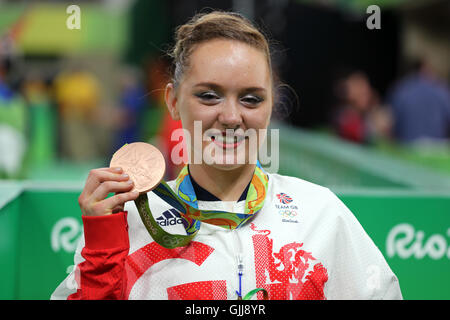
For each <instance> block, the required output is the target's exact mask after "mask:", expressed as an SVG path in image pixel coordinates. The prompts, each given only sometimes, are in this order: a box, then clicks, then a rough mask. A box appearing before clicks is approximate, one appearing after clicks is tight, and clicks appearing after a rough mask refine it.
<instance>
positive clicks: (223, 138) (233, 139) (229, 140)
mask: <svg viewBox="0 0 450 320" xmlns="http://www.w3.org/2000/svg"><path fill="white" fill-rule="evenodd" d="M212 138H213V140H217V141H218V142H221V143H225V144H233V143H236V142H238V141H241V140H243V139H244V137H237V136H234V137H227V136H215V137H214V136H213V137H212Z"/></svg>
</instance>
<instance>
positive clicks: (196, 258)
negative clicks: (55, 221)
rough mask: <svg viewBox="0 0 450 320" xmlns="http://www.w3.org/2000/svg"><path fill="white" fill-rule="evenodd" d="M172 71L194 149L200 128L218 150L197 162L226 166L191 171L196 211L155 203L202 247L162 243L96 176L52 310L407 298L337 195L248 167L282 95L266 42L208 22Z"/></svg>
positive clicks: (201, 19)
mask: <svg viewBox="0 0 450 320" xmlns="http://www.w3.org/2000/svg"><path fill="white" fill-rule="evenodd" d="M173 58H174V66H175V68H174V73H173V80H172V82H171V83H169V84H168V85H167V87H166V93H165V96H166V103H167V107H168V109H169V111H170V113H171V115H172V117H173V118H174V119H181V121H182V124H183V128H184V129H185V130H186V132H188V133H190V135H191V136H192V137H193V136H194V131H195V130H196V128H195V123H197V124H201V133H202V136H203V135H205V136H206V137H207V138H209V139H202V141H201V143H198V141H197V143H195V141H191V143H190V148H191V150H192V151H193V152H192V154H196V153H197V154H198V153H203V154H205V151H206V150H216V152H217V154H213V156H217V155H218V154H219V155H221V156H220V157H215V161H212V162H211V161H206V160H205V159H203V161H200V162H198V161H197V162H195V161H192V160H193V159H191V164H189V165H188V166H186V167H185V168H184V169H183V170H182V171H181V173H180V175H179V176H178V178H177V179H176V180H175V181H170V182H169V183H168V185H169V186H170V188H172V189H173V191H174V193H175V194H177V195H179V196H180V197H181V198H183V197H184V198H188V199H187V200H186V201H187V202H189V203H190V204H191V206H192V207H195V208H196V210H194V211H192V212H190V213H186V212H180V211H182V210H179V208H178V207H176V206H171V205H169V204H168V203H167V202H166V201H164V200H163V199H161V198H160V197H159V196H157V195H156V194H155V193H154V192H149V193H148V194H147V195H148V203H149V207H150V209H151V212H152V215H153V217H154V218H155V221H157V222H158V224H159V226H161V227H162V228H163V229H164V230H165V231H167V232H169V233H171V234H186V233H188V234H193V239H192V240H191V241H190V242H189V243H188V244H186V245H184V246H181V247H172V248H166V247H164V246H162V245H160V244H158V243H157V242H156V241H155V240H154V239H153V238H152V237H151V236H150V234H149V232H148V231H147V229H146V227H145V226H144V224H143V222H142V220H141V218H140V215H139V213H138V209H137V207H136V205H135V202H134V201H133V200H135V199H137V197H138V194H137V193H134V192H131V191H130V190H131V189H132V181H130V180H129V179H128V177H127V176H126V175H124V174H123V172H122V171H121V169H120V168H102V169H94V170H92V171H91V172H90V174H89V177H88V179H87V181H86V185H85V187H84V190H83V192H82V193H81V195H80V197H79V204H80V208H81V211H82V213H83V215H82V219H83V223H84V239H83V240H84V241H81V243H80V244H79V247H78V250H77V252H76V255H75V264H76V268H75V270H74V272H73V273H72V274H71V275H69V276H68V277H67V279H66V280H65V281H64V282H62V283H61V284H60V286H59V287H58V288H57V289H56V290H55V292H54V293H53V295H52V298H53V299H239V298H252V299H265V298H268V299H401V298H402V296H401V292H400V288H399V284H398V280H397V278H396V276H395V275H394V274H393V273H392V271H391V270H390V268H389V266H388V265H387V263H386V261H385V259H384V258H383V256H382V254H381V252H380V251H379V250H378V249H377V247H376V246H375V245H374V243H373V242H372V241H371V239H370V238H369V237H368V235H367V234H366V233H365V231H364V230H363V228H362V227H361V225H360V224H359V223H358V221H357V220H356V219H355V217H354V216H353V214H352V213H351V212H350V211H349V210H348V209H347V207H346V206H345V205H344V204H343V203H342V202H341V201H340V200H339V199H338V198H337V197H336V196H335V195H334V194H333V193H332V192H331V191H330V190H329V189H327V188H324V187H321V186H318V185H315V184H312V183H309V182H307V181H304V180H301V179H298V178H295V177H288V176H281V175H278V174H269V173H266V172H265V171H264V170H263V169H262V168H261V167H260V166H259V164H258V163H257V164H255V163H254V162H253V161H251V159H252V157H253V156H254V153H255V150H254V149H252V148H251V143H245V142H250V141H248V140H249V139H248V137H247V136H246V135H245V134H243V133H242V132H247V131H250V130H255V131H258V130H260V129H267V127H268V125H269V121H270V117H271V113H272V109H273V105H274V96H275V84H274V79H273V78H274V77H273V74H272V67H271V56H270V51H269V46H268V42H267V40H266V38H265V37H264V36H263V35H262V33H261V32H259V31H258V30H257V29H256V28H255V27H254V26H253V25H252V24H251V23H250V22H249V21H247V20H246V19H245V18H243V17H242V16H240V15H238V14H235V13H228V12H211V13H208V14H200V15H197V16H195V17H194V18H192V19H191V20H190V21H189V22H188V23H187V24H185V25H183V26H181V27H179V28H178V29H177V31H176V45H175V47H174V50H173ZM210 132H216V133H215V134H210ZM230 132H231V137H230ZM227 135H228V136H227ZM256 141H257V144H258V145H260V143H261V142H262V139H257V140H256ZM218 151H221V152H223V153H222V154H220V153H219V152H218ZM206 153H207V152H206ZM213 153H214V152H213ZM242 159H244V160H242ZM299 161H301V159H299ZM109 193H116V195H115V196H112V197H109V198H107V195H108V194H109ZM197 209H198V210H197ZM211 212H212V213H213V214H214V212H216V213H217V212H221V214H220V215H219V216H214V215H213V216H209V218H208V214H210V213H211ZM224 212H226V213H224ZM203 216H206V218H205V217H203ZM193 229H194V231H192V230H193ZM73 280H76V281H73Z"/></svg>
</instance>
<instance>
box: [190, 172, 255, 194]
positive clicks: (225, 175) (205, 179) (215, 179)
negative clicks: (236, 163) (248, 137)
mask: <svg viewBox="0 0 450 320" xmlns="http://www.w3.org/2000/svg"><path fill="white" fill-rule="evenodd" d="M255 167H256V165H255V164H246V165H243V166H241V167H239V168H237V169H233V170H220V169H218V168H215V167H213V166H209V165H206V164H190V165H189V172H190V174H191V176H192V177H193V179H194V180H195V182H197V183H198V184H199V185H200V186H201V187H202V188H204V189H206V190H208V191H209V192H211V193H212V194H213V195H215V196H216V197H217V198H219V199H220V200H222V201H237V200H239V198H240V196H241V194H242V192H244V190H245V188H246V187H247V185H248V183H249V182H250V180H251V179H252V177H253V173H254V171H255Z"/></svg>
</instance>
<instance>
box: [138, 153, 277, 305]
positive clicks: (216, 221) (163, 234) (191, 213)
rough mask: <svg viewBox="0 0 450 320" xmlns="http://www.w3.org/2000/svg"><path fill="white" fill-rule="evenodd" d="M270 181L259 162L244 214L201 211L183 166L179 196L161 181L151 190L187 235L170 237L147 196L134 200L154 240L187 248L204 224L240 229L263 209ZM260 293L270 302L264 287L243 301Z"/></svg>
mask: <svg viewBox="0 0 450 320" xmlns="http://www.w3.org/2000/svg"><path fill="white" fill-rule="evenodd" d="M268 182H269V177H268V175H267V174H266V173H265V172H264V170H263V169H262V167H261V164H260V163H259V161H258V162H257V164H256V167H255V172H254V174H253V177H252V180H251V182H250V186H249V188H248V192H247V197H246V200H245V209H244V213H243V214H241V213H232V212H227V211H219V210H200V209H199V208H198V201H197V197H196V195H195V191H194V187H193V185H192V182H191V178H190V175H189V171H188V167H187V165H186V166H184V167H183V169H182V170H181V171H180V173H179V175H178V177H177V179H176V188H175V189H176V191H177V193H175V192H174V191H173V190H172V188H170V186H169V185H168V184H167V183H166V182H165V181H162V182H161V183H160V184H159V185H158V186H157V187H156V188H155V189H153V190H152V191H153V192H154V193H155V194H156V195H157V196H159V197H160V198H161V199H163V200H164V201H166V202H167V203H168V204H169V205H171V206H172V207H174V208H176V209H177V210H178V211H179V212H180V216H181V218H182V219H183V225H184V228H185V230H186V233H187V234H186V235H180V234H171V233H168V232H167V231H165V230H164V229H163V228H161V227H160V226H159V224H158V223H157V222H156V221H155V219H154V218H153V215H152V212H151V210H150V207H149V205H148V197H147V193H143V194H140V195H139V197H138V198H137V199H136V200H135V204H136V207H137V209H138V211H139V215H140V216H141V219H142V222H143V223H144V225H145V227H146V228H147V231H148V232H149V233H150V235H151V236H152V238H153V240H155V241H156V242H157V243H158V244H159V245H161V246H163V247H165V248H168V249H173V248H177V247H184V246H186V245H188V244H189V242H191V241H192V239H193V238H194V237H195V235H196V234H197V232H198V231H199V229H200V224H201V222H204V223H209V224H213V225H216V226H220V227H222V228H225V229H230V230H231V229H236V228H239V227H240V226H241V225H243V224H244V223H245V222H246V221H247V220H249V219H250V218H252V217H253V216H255V215H256V214H257V213H258V212H259V211H260V210H261V209H262V207H263V205H264V200H265V198H266V194H267V186H268ZM239 281H240V279H239ZM240 291H241V290H240V289H239V292H237V293H238V299H240V300H242V296H241V292H240ZM259 291H262V292H263V293H264V299H265V300H267V299H268V294H267V291H266V290H265V289H262V288H257V289H254V290H252V291H250V292H249V293H248V294H247V295H245V297H244V300H250V299H251V298H252V297H253V295H255V294H256V293H257V292H259Z"/></svg>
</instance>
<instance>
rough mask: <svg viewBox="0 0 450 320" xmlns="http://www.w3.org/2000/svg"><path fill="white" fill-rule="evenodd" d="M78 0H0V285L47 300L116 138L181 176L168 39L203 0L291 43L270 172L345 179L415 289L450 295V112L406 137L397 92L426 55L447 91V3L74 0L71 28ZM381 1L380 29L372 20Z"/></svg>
mask: <svg viewBox="0 0 450 320" xmlns="http://www.w3.org/2000/svg"><path fill="white" fill-rule="evenodd" d="M71 4H72V3H69V2H64V1H33V2H28V1H0V62H1V64H0V178H1V180H0V191H1V192H0V229H1V230H0V261H1V265H0V270H1V271H2V272H1V274H2V276H1V278H0V299H49V297H50V295H51V293H52V292H53V290H54V289H55V288H56V286H57V285H58V284H59V283H60V282H61V281H62V280H63V279H64V277H65V276H66V275H67V274H68V272H70V270H71V267H72V266H73V254H74V250H75V247H76V243H77V240H78V239H79V237H81V236H82V235H83V233H82V223H81V212H80V210H79V207H78V202H77V198H78V196H79V194H80V192H81V190H82V188H83V185H84V181H85V179H86V177H87V174H88V172H89V170H91V169H93V168H97V167H102V166H108V163H109V159H110V158H111V155H112V153H113V152H114V151H115V150H116V149H117V148H118V147H120V146H121V145H123V144H124V143H127V142H133V141H146V142H150V143H152V144H154V145H156V146H158V147H159V148H160V150H162V151H163V152H165V154H166V159H168V163H167V165H168V171H167V175H166V179H172V178H173V177H174V176H176V173H177V170H178V169H179V167H177V166H175V165H173V164H172V163H171V162H170V159H169V158H170V157H168V156H167V154H169V153H168V152H170V147H171V145H170V143H169V142H168V140H169V139H170V133H171V130H173V129H175V128H178V127H179V126H180V123H178V122H174V121H171V120H170V118H169V117H168V114H167V112H166V110H165V106H164V102H163V99H162V92H163V90H162V89H163V88H164V85H165V83H166V82H167V81H168V79H169V73H168V66H169V64H170V59H168V57H167V55H166V52H167V50H168V49H169V48H170V46H171V45H173V42H172V38H171V36H172V32H173V30H174V28H175V27H176V26H177V25H179V24H180V23H182V22H185V21H186V20H187V19H188V18H189V17H191V16H192V15H193V14H194V13H195V12H199V11H200V10H202V9H203V8H204V7H210V8H211V7H212V8H217V9H223V10H228V9H233V10H236V11H239V12H241V13H242V14H244V15H246V16H247V17H248V18H250V19H252V20H253V21H255V22H256V23H258V24H259V25H261V26H263V28H264V29H265V30H266V31H267V33H268V34H270V35H271V36H272V37H273V38H274V39H275V40H277V41H279V42H280V44H278V45H276V46H275V47H274V49H275V50H274V57H273V60H274V66H275V68H276V71H277V73H278V74H279V76H280V78H281V79H282V80H283V82H284V83H286V84H288V85H289V86H290V88H292V90H289V89H286V88H287V87H282V91H281V99H280V101H279V102H278V104H277V108H276V109H277V112H276V113H274V117H273V121H272V124H271V126H272V128H273V129H279V150H278V153H277V155H278V156H277V157H276V155H275V154H274V155H271V157H269V158H270V160H271V161H272V162H271V163H268V164H267V168H268V170H269V171H270V170H272V171H276V172H278V173H280V174H286V175H292V176H296V177H299V178H302V179H305V180H308V181H311V182H314V183H317V184H320V185H324V186H327V187H329V188H330V189H331V190H332V191H334V192H335V193H336V194H337V195H338V196H339V197H340V198H341V199H342V200H343V201H344V203H345V204H346V205H347V206H348V207H349V208H350V209H351V210H352V212H354V214H355V216H356V217H357V218H358V220H359V221H360V222H361V224H362V225H363V227H364V229H365V230H366V231H367V232H368V234H369V235H370V236H371V237H372V239H373V240H374V242H375V244H376V245H377V246H378V247H379V248H380V250H381V251H382V253H383V255H384V256H385V258H386V260H387V261H388V263H389V265H390V267H391V268H392V269H393V271H394V272H395V274H396V275H397V276H398V278H399V280H400V285H401V289H402V293H403V296H404V298H405V299H450V289H449V288H450V147H449V142H448V141H449V134H450V120H448V121H447V120H445V118H444V117H445V116H444V115H442V117H439V120H440V122H439V123H442V122H444V125H445V123H446V125H447V132H446V135H443V136H440V137H438V136H436V135H434V133H433V134H431V133H429V130H426V129H429V128H428V127H429V126H428V127H427V128H425V130H424V132H425V133H423V135H422V136H420V137H419V138H417V139H412V138H411V139H410V138H408V139H406V138H405V136H404V135H402V134H401V131H400V129H401V128H400V129H399V128H398V125H399V123H402V118H398V117H399V115H398V113H396V109H395V108H396V106H395V101H396V100H395V99H391V96H392V95H393V92H395V90H396V84H397V83H399V82H400V81H401V80H402V79H403V78H404V77H406V76H408V74H410V73H411V72H413V71H414V72H416V71H417V69H414V67H413V66H417V63H416V62H417V61H419V60H420V61H424V60H426V64H427V66H428V69H427V70H432V71H427V72H429V74H430V73H431V72H432V73H433V79H435V81H436V82H437V83H439V86H440V87H442V88H444V89H442V90H443V91H444V92H447V94H448V81H449V74H450V73H449V70H450V43H449V39H450V32H449V31H450V27H449V21H450V19H449V18H450V13H449V12H450V10H449V7H448V2H446V1H401V0H397V1H387V0H386V1H357V0H354V1H338V0H335V1H332V0H330V1H320V2H319V1H311V0H310V1H306V0H305V1H287V0H286V1H277V2H274V1H268V0H267V1H244V0H242V1H238V0H235V1H200V0H198V1H175V0H171V1H143V0H142V1H138V0H127V1H125V0H124V1H78V2H77V5H78V6H79V8H80V21H81V25H80V27H81V28H80V29H70V28H68V27H67V21H68V18H69V17H70V16H71V14H73V13H67V12H66V9H67V7H68V6H69V5H71ZM372 4H377V5H379V8H380V10H381V11H380V12H381V29H375V30H371V29H368V27H367V25H366V21H367V18H368V17H369V14H368V13H366V8H367V7H368V6H369V5H372ZM430 66H431V67H430ZM442 90H441V92H442ZM294 92H295V94H294ZM426 99H429V100H426ZM416 100H417V101H418V98H417V99H416ZM361 101H363V102H361ZM420 101H425V102H421V103H422V104H423V108H424V109H426V110H431V109H430V108H432V107H433V106H434V102H433V101H434V100H433V97H431V98H425V100H420ZM428 102H429V103H428ZM427 108H428V109H427ZM411 112H412V111H411ZM429 113H430V114H431V112H429ZM425 114H426V113H425ZM449 114H450V111H449ZM404 117H407V115H406V116H404ZM342 119H343V120H342ZM408 119H409V118H408ZM442 119H443V121H441V120H442ZM448 119H450V116H449V118H448ZM416 121H417V122H418V123H428V122H426V119H425V118H424V117H423V116H422V118H419V119H417V120H416ZM437 126H438V125H436V127H437ZM427 134H428V135H427ZM269 138H270V137H269ZM269 143H270V145H271V144H275V143H276V141H274V140H270V139H269ZM269 150H270V149H269ZM274 164H276V165H274Z"/></svg>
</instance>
